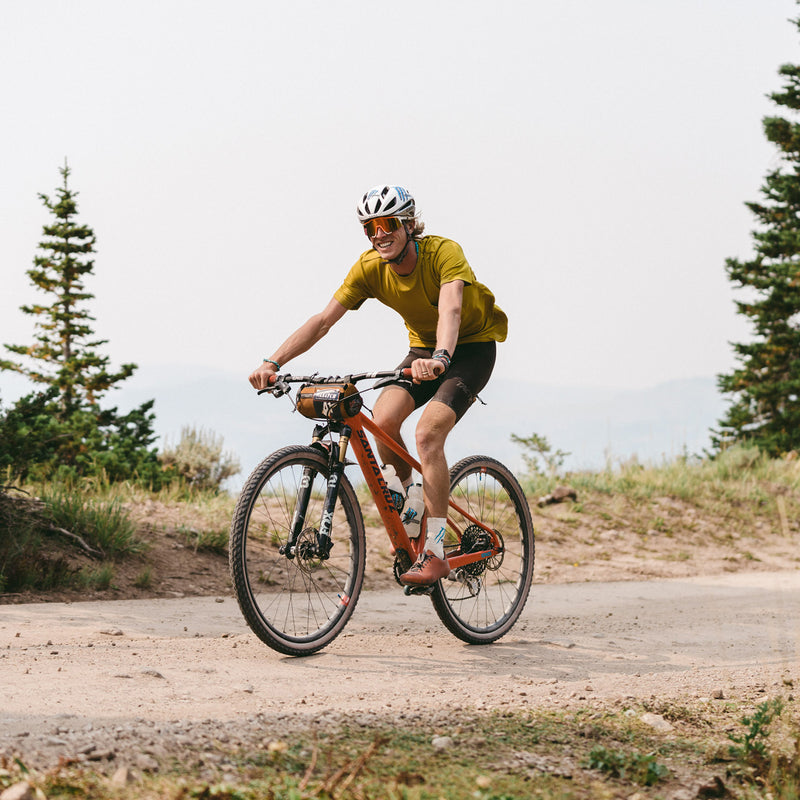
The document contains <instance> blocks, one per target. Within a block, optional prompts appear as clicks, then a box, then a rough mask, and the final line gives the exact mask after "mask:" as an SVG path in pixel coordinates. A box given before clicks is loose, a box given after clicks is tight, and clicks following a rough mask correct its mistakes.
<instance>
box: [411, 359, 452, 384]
mask: <svg viewBox="0 0 800 800" xmlns="http://www.w3.org/2000/svg"><path fill="white" fill-rule="evenodd" d="M444 371H445V366H444V364H443V363H442V362H441V361H440V360H439V359H438V358H418V359H416V361H412V362H411V379H412V380H413V381H414V383H422V382H423V381H435V380H436V379H437V378H438V377H439V376H440V375H441V374H442V373H443V372H444Z"/></svg>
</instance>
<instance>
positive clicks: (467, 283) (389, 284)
mask: <svg viewBox="0 0 800 800" xmlns="http://www.w3.org/2000/svg"><path fill="white" fill-rule="evenodd" d="M455 280H460V281H464V299H463V304H462V307H461V327H460V328H459V333H458V344H467V343H469V342H488V341H496V342H502V341H504V340H505V338H506V333H507V331H508V318H507V317H506V315H505V313H504V312H503V311H502V310H501V309H500V308H499V307H498V306H497V305H495V302H494V295H493V294H492V293H491V292H490V291H489V290H488V289H487V288H486V287H485V286H484V285H483V284H482V283H479V282H478V281H477V280H475V273H474V272H473V271H472V267H470V265H469V264H468V263H467V259H466V258H465V257H464V252H463V251H462V250H461V247H460V246H459V245H458V244H457V243H456V242H454V241H452V240H451V239H444V238H442V237H441V236H423V237H422V238H421V239H419V252H418V254H417V265H416V267H415V268H414V271H413V272H412V273H411V274H410V275H398V274H397V273H396V272H395V271H394V270H393V269H392V268H391V265H390V264H388V263H386V262H385V261H383V260H382V259H381V257H380V255H379V254H378V253H377V252H376V251H375V250H367V251H366V252H365V253H362V254H361V257H360V258H359V259H358V261H356V263H355V264H354V265H353V267H352V268H351V269H350V272H349V273H348V274H347V277H346V278H345V279H344V282H343V283H342V285H341V286H340V287H339V288H338V289H337V290H336V292H335V293H334V295H333V296H334V297H335V298H336V300H338V301H339V302H340V303H341V304H342V305H343V306H344V307H345V308H347V309H350V310H355V309H357V308H359V307H360V306H361V304H362V303H363V302H364V301H365V300H366V299H367V298H369V297H374V298H375V299H376V300H380V301H381V303H383V304H384V305H387V306H389V308H393V309H394V310H395V311H396V312H397V313H398V314H400V316H401V317H402V318H403V321H404V322H405V324H406V328H408V341H409V344H410V346H411V347H435V346H436V324H437V322H438V320H439V309H438V307H437V306H438V303H439V288H440V287H441V285H442V284H444V283H450V282H451V281H455Z"/></svg>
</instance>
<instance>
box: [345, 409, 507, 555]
mask: <svg viewBox="0 0 800 800" xmlns="http://www.w3.org/2000/svg"><path fill="white" fill-rule="evenodd" d="M345 422H346V424H347V425H349V426H350V428H351V429H352V434H351V436H350V447H351V448H352V450H353V451H354V452H355V456H356V460H357V461H358V464H359V466H360V467H361V472H362V473H363V475H364V478H365V479H366V481H367V486H368V487H369V490H370V493H371V494H372V498H373V500H374V501H375V505H376V506H377V507H378V513H379V514H380V517H381V519H382V520H383V524H384V526H385V527H386V532H387V533H388V534H389V540H390V541H391V543H392V545H393V546H394V548H395V550H405V551H406V552H407V553H408V554H409V556H410V557H411V560H412V562H413V561H415V560H416V558H417V556H418V555H420V553H421V551H422V547H423V546H424V544H425V536H424V535H423V534H420V536H419V537H418V538H416V539H409V537H408V534H407V533H406V530H405V528H404V527H403V523H402V522H401V521H400V515H399V514H398V513H397V510H396V509H395V507H394V503H393V502H392V496H391V494H390V493H389V487H388V486H387V485H386V481H385V480H384V479H383V474H382V472H381V466H380V464H379V463H378V459H377V458H376V456H375V451H374V450H373V448H372V446H371V445H370V441H369V438H368V437H367V434H366V431H369V432H370V433H371V434H372V435H373V436H374V437H375V438H376V439H377V440H378V441H380V442H381V443H382V444H385V445H386V446H387V447H388V448H389V449H390V450H392V452H394V453H396V454H397V455H398V456H400V458H402V459H403V461H405V462H406V463H407V464H409V465H410V466H411V467H412V468H413V469H415V470H417V472H419V473H421V472H422V466H421V465H420V463H419V462H418V461H417V460H416V459H415V458H414V457H413V456H412V455H411V454H410V453H409V452H408V451H407V450H406V449H405V448H404V447H402V446H401V445H400V444H398V443H397V442H396V441H395V440H394V439H392V438H391V437H390V436H389V435H388V434H387V433H385V432H384V431H383V430H382V429H381V428H379V427H378V426H377V425H376V424H375V423H374V422H373V421H372V420H371V419H370V418H369V417H367V416H366V415H365V414H363V413H362V412H359V413H358V414H356V416H354V417H349V418H348V419H346V420H345ZM449 505H450V507H451V508H452V509H454V510H455V511H457V512H458V513H459V514H461V515H462V516H463V517H464V518H465V519H468V520H469V521H470V522H471V523H473V524H474V525H477V526H479V527H480V528H482V529H483V530H485V531H486V532H487V533H488V534H489V535H490V536H491V539H492V545H493V546H492V549H491V550H486V551H480V552H477V553H469V554H467V555H460V556H449V557H448V559H447V560H448V562H449V564H450V567H451V569H458V567H461V566H464V565H465V564H472V563H474V562H476V561H480V560H481V559H484V558H489V557H490V556H492V555H495V554H496V553H498V552H499V544H500V543H499V541H498V539H497V536H496V535H495V532H494V531H493V530H492V529H491V528H488V527H487V526H486V525H484V524H483V522H481V521H480V520H479V519H476V518H475V517H474V516H473V515H472V514H470V513H468V512H467V511H465V510H464V509H463V508H461V507H460V506H459V505H458V504H457V503H455V502H453V500H452V499H450V501H449ZM423 522H424V517H423ZM447 524H448V525H449V526H450V527H451V528H452V529H453V530H455V531H456V533H458V529H457V527H456V525H455V524H454V523H453V522H452V521H451V520H449V519H448V523H447Z"/></svg>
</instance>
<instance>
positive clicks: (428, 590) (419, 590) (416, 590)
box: [403, 586, 433, 597]
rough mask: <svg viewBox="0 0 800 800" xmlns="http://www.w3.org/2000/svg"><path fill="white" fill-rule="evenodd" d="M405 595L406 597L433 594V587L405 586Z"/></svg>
mask: <svg viewBox="0 0 800 800" xmlns="http://www.w3.org/2000/svg"><path fill="white" fill-rule="evenodd" d="M403 594H404V595H406V597H410V596H411V595H412V594H433V586H404V587H403Z"/></svg>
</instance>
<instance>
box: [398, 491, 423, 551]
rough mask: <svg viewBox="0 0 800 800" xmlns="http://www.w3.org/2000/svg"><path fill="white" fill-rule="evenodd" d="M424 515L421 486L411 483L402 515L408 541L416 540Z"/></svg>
mask: <svg viewBox="0 0 800 800" xmlns="http://www.w3.org/2000/svg"><path fill="white" fill-rule="evenodd" d="M424 513H425V498H424V497H423V495H422V484H421V483H412V484H411V486H409V487H408V495H407V497H406V507H405V513H404V514H403V527H405V529H406V533H407V534H408V538H409V539H416V538H417V537H418V536H419V532H420V530H421V527H420V526H421V523H422V515H423V514H424Z"/></svg>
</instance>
